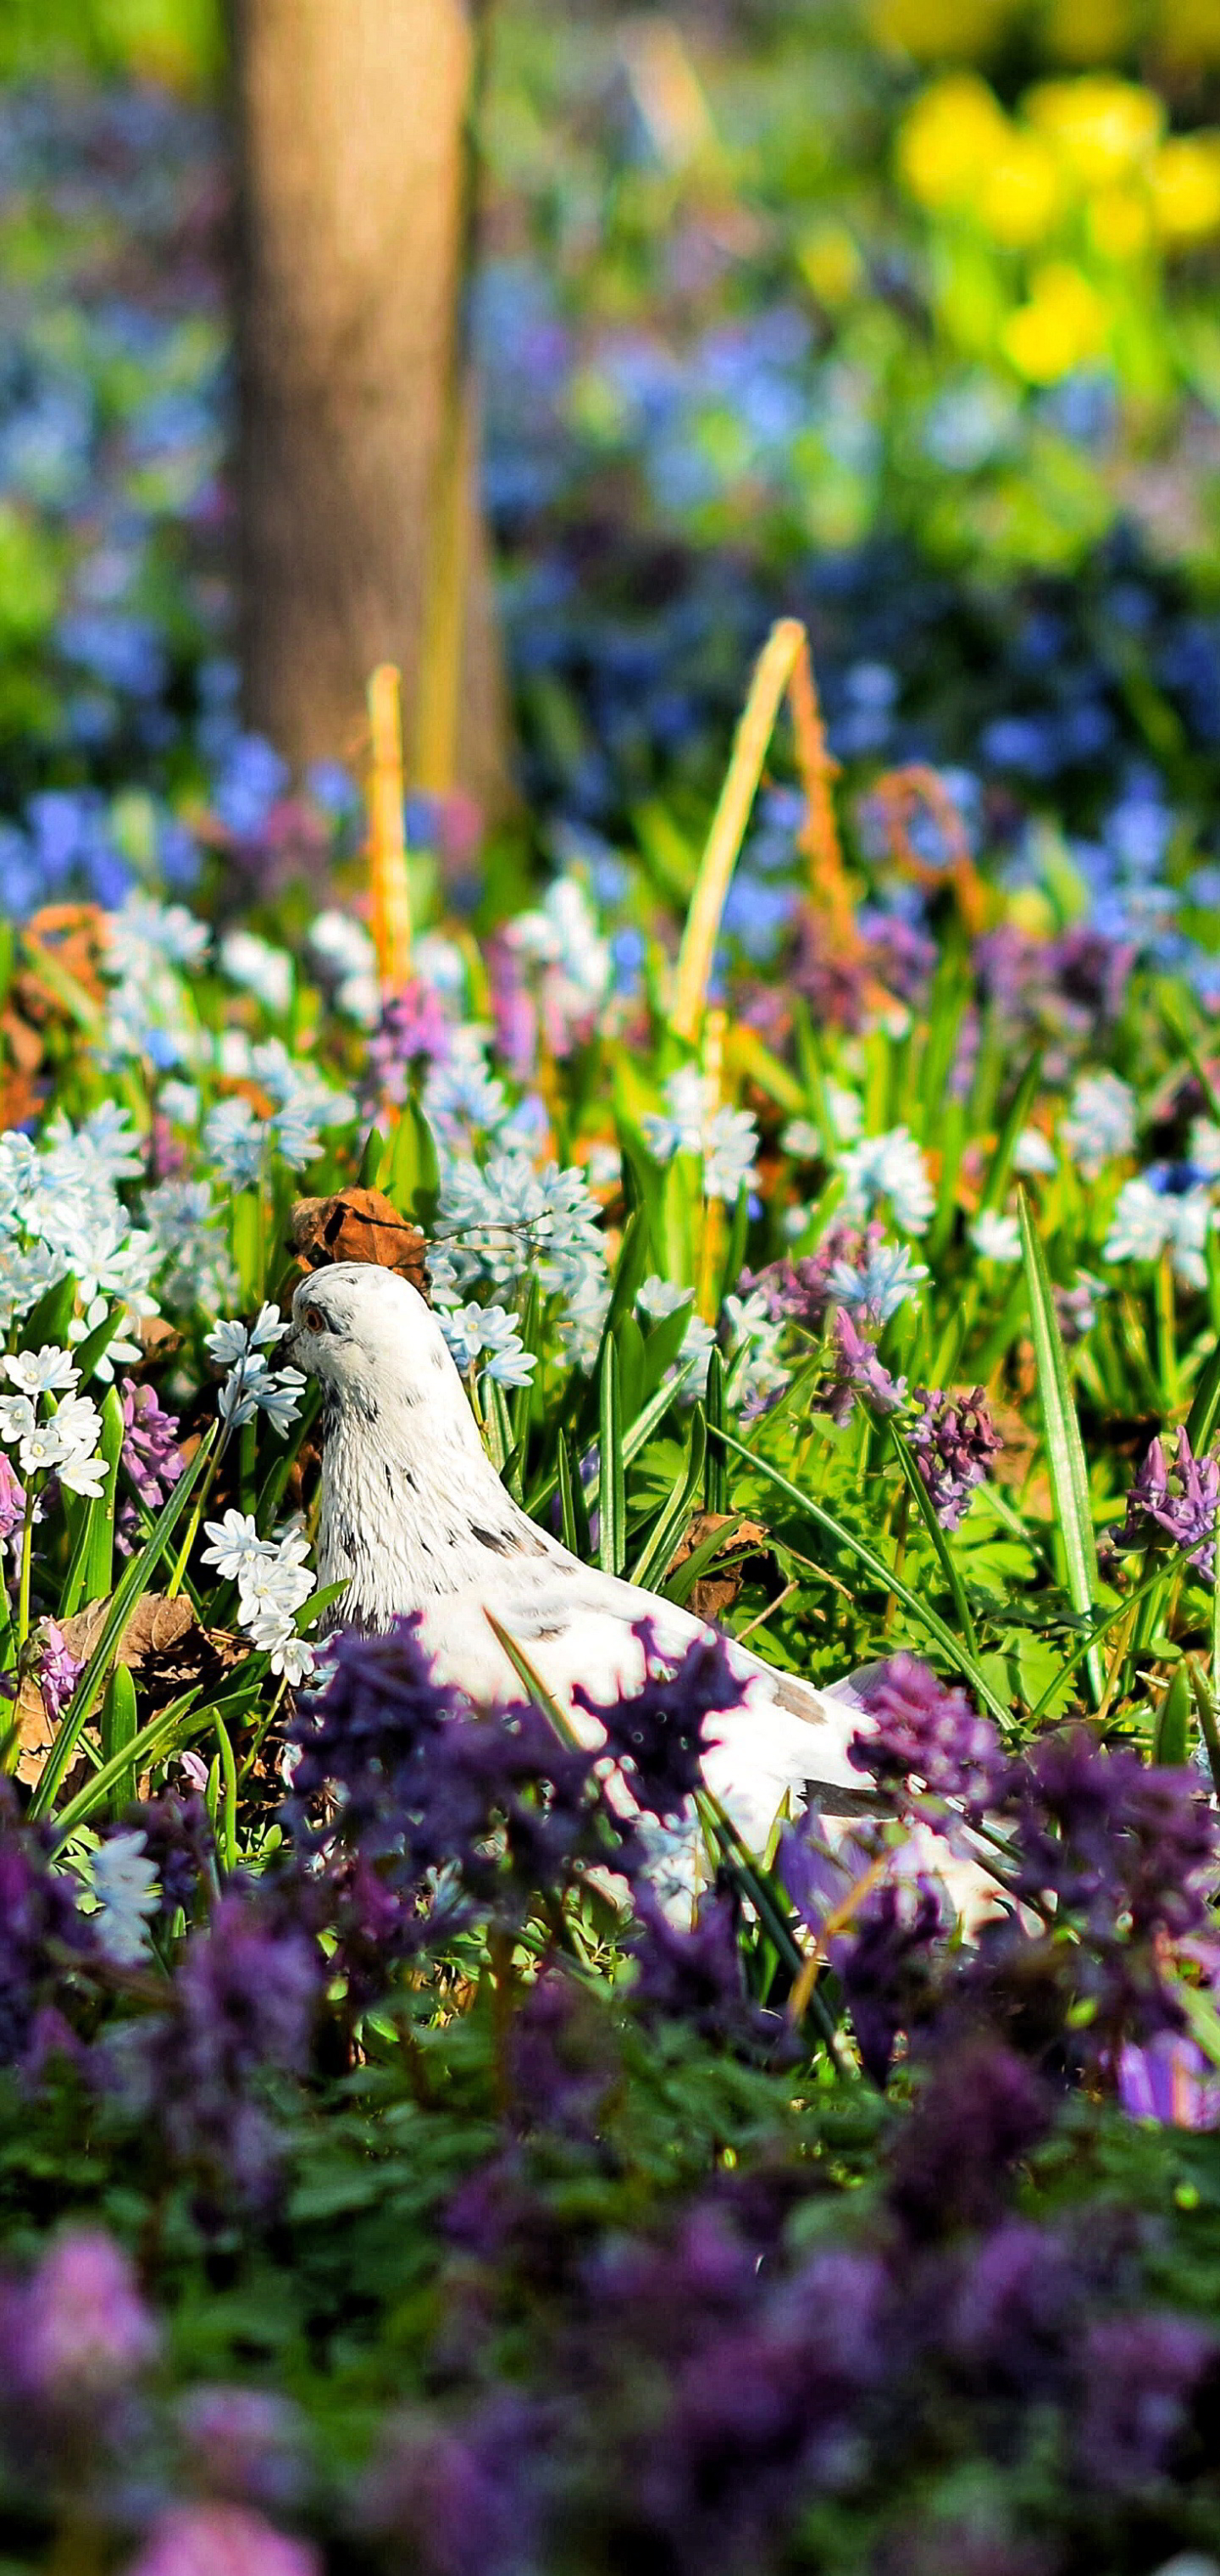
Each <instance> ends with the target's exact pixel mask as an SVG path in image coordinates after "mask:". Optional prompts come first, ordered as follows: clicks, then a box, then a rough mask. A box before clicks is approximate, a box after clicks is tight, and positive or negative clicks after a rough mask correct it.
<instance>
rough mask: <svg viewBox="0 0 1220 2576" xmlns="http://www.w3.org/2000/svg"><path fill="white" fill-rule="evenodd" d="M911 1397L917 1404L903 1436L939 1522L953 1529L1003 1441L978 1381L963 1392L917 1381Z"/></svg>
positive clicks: (983, 1480) (982, 1480)
mask: <svg viewBox="0 0 1220 2576" xmlns="http://www.w3.org/2000/svg"><path fill="white" fill-rule="evenodd" d="M912 1402H913V1403H914V1404H915V1405H916V1406H918V1408H919V1410H918V1411H917V1413H916V1414H915V1416H914V1418H913V1420H912V1421H911V1422H910V1423H909V1424H908V1426H907V1440H908V1442H909V1444H910V1447H911V1449H912V1451H913V1453H914V1457H915V1464H916V1466H917V1467H918V1469H919V1473H920V1475H921V1477H922V1478H923V1481H924V1484H925V1485H926V1487H927V1490H928V1493H929V1495H930V1497H931V1501H932V1507H933V1510H934V1511H935V1513H936V1517H937V1519H938V1521H939V1522H940V1525H941V1528H942V1529H947V1530H955V1529H956V1528H957V1527H958V1525H959V1523H960V1521H961V1518H962V1515H963V1513H964V1511H965V1509H966V1506H967V1504H968V1503H969V1500H970V1497H971V1494H972V1493H973V1492H974V1490H975V1488H976V1486H978V1485H981V1484H983V1483H984V1482H985V1480H986V1476H987V1472H988V1467H989V1465H990V1462H991V1460H992V1459H993V1458H994V1457H996V1456H998V1454H999V1452H1000V1450H1001V1449H1002V1448H1003V1446H1004V1443H1003V1441H1002V1439H1001V1438H1000V1434H999V1432H998V1431H997V1430H996V1428H995V1425H994V1423H993V1422H992V1419H991V1412H990V1407H989V1406H988V1402H987V1398H986V1395H985V1394H984V1392H983V1389H982V1387H981V1386H976V1387H974V1388H973V1389H972V1390H971V1392H970V1393H969V1394H948V1393H945V1392H943V1391H942V1390H940V1389H937V1388H935V1387H928V1386H917V1387H916V1389H915V1392H914V1395H913V1397H912Z"/></svg>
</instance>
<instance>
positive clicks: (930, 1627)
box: [717, 1431, 1011, 1727]
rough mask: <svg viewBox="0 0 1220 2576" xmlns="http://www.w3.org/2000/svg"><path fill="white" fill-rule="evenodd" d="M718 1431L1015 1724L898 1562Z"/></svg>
mask: <svg viewBox="0 0 1220 2576" xmlns="http://www.w3.org/2000/svg"><path fill="white" fill-rule="evenodd" d="M717 1436H718V1438H719V1439H721V1440H723V1442H724V1445H725V1448H726V1449H730V1450H732V1451H733V1453H734V1454H735V1456H737V1457H739V1458H744V1459H745V1461H746V1463H747V1465H748V1466H751V1467H753V1468H755V1469H756V1470H757V1473H758V1474H759V1475H760V1476H765V1477H766V1479H767V1482H768V1484H771V1485H774V1487H775V1489H776V1492H777V1493H780V1494H784V1495H785V1496H786V1497H787V1500H788V1501H789V1502H790V1503H794V1504H795V1506H796V1508H797V1510H798V1511H800V1512H803V1513H804V1515H805V1517H806V1519H807V1520H811V1521H814V1522H816V1524H817V1526H818V1528H819V1529H823V1530H825V1532H826V1534H827V1537H828V1538H832V1539H833V1540H834V1541H835V1544H836V1546H838V1547H842V1548H846V1550H847V1552H848V1554H849V1555H851V1556H854V1557H855V1558H856V1561H857V1563H858V1564H860V1565H862V1566H863V1567H864V1570H865V1572H866V1573H867V1574H871V1575H872V1578H873V1581H874V1582H875V1583H876V1584H878V1585H879V1586H880V1587H881V1589H882V1590H883V1591H885V1592H892V1593H893V1595H894V1598H895V1600H897V1601H901V1603H902V1606H903V1608H904V1610H909V1611H910V1613H911V1616H912V1618H915V1619H918V1620H919V1622H920V1624H921V1626H922V1627H924V1628H926V1629H927V1632H928V1635H929V1636H930V1637H934V1638H935V1640H936V1643H937V1645H938V1646H939V1647H940V1649H941V1652H942V1654H944V1655H947V1656H948V1658H949V1660H950V1662H951V1663H953V1664H955V1665H956V1667H957V1670H958V1672H959V1673H960V1674H961V1675H962V1678H963V1680H965V1681H968V1682H969V1684H970V1687H971V1689H972V1690H973V1691H974V1692H975V1693H976V1695H977V1697H978V1698H979V1699H980V1700H982V1702H983V1705H984V1707H985V1708H989V1709H990V1711H991V1714H992V1716H993V1717H994V1718H996V1719H997V1720H998V1722H999V1724H1000V1725H1001V1726H1003V1727H1008V1726H1009V1725H1010V1724H1011V1712H1010V1710H1009V1709H1008V1707H1007V1705H1006V1703H1005V1702H1004V1701H1003V1700H1002V1699H1001V1698H1000V1696H999V1693H998V1691H995V1690H993V1689H992V1686H991V1683H990V1682H989V1681H988V1679H987V1676H986V1674H985V1672H984V1671H983V1668H982V1665H981V1664H980V1663H979V1661H978V1659H977V1657H976V1656H974V1655H972V1654H971V1652H970V1649H969V1647H968V1646H966V1645H964V1644H963V1642H962V1640H961V1638H960V1637H955V1636H954V1634H953V1630H952V1629H951V1628H949V1627H947V1626H946V1624H945V1621H944V1620H943V1619H942V1618H940V1617H939V1616H938V1614H937V1612H936V1611H935V1610H931V1609H929V1607H928V1604H927V1602H926V1601H921V1599H920V1597H919V1594H918V1593H917V1592H913V1591H912V1589H911V1586H910V1584H909V1583H907V1582H905V1581H904V1579H903V1577H902V1576H901V1575H900V1574H897V1573H895V1570H894V1568H893V1566H892V1565H887V1564H886V1563H885V1560H884V1558H883V1557H880V1556H878V1554H877V1552H876V1549H875V1548H871V1547H870V1546H869V1545H868V1542H867V1540H865V1539H862V1538H858V1537H857V1536H856V1533H855V1531H854V1530H851V1529H848V1528H847V1527H846V1526H845V1524H844V1523H843V1522H842V1521H839V1520H836V1519H835V1516H834V1513H833V1512H828V1511H826V1510H825V1509H824V1507H823V1505H822V1504H821V1503H815V1502H814V1500H813V1497H812V1495H811V1494H803V1493H802V1492H801V1489H800V1487H799V1485H793V1484H790V1483H789V1480H788V1478H787V1477H786V1476H783V1475H781V1474H780V1471H779V1468H778V1467H773V1466H772V1465H771V1463H770V1461H769V1459H766V1458H760V1457H759V1456H758V1455H757V1453H756V1451H754V1450H753V1449H747V1448H746V1447H745V1445H744V1443H743V1442H742V1441H740V1440H735V1439H734V1437H733V1434H732V1432H731V1431H721V1432H720V1433H719V1434H718V1435H717Z"/></svg>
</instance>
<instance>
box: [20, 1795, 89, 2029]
mask: <svg viewBox="0 0 1220 2576" xmlns="http://www.w3.org/2000/svg"><path fill="white" fill-rule="evenodd" d="M91 1946H92V1939H91V1934H90V1932H89V1929H88V1926H87V1924H86V1923H85V1921H84V1919H83V1917H82V1916H81V1915H80V1914H79V1913H78V1911H77V1908H76V1903H75V1899H74V1897H73V1893H72V1888H71V1884H70V1882H69V1880H68V1879H66V1878H64V1877H62V1876H61V1875H60V1874H59V1872H58V1871H56V1870H53V1869H52V1868H51V1867H50V1865H49V1863H48V1861H47V1858H46V1854H45V1852H44V1850H43V1847H42V1845H41V1843H40V1842H39V1840H38V1837H37V1835H36V1834H35V1833H34V1832H32V1831H31V1829H30V1828H29V1827H28V1826H25V1825H22V1824H21V1823H19V1821H18V1818H17V1813H16V1808H15V1804H14V1799H13V1792H12V1789H11V1787H9V1785H8V1783H7V1782H6V1783H5V1784H4V1786H3V1789H2V1790H0V2066H12V2065H14V2064H20V2063H21V2061H22V2060H23V2059H24V2058H25V2057H26V2056H27V2055H28V2053H29V2052H30V2050H31V2048H32V2047H34V2046H36V2045H37V2041H38V2032H39V2024H40V2021H41V2019H42V2017H43V2016H44V2014H46V2013H48V2012H50V2011H51V2010H52V2009H53V2007H54V2004H55V2000H56V1998H57V1996H58V1994H59V1991H60V1986H61V1981H62V1979H63V1975H64V1963H65V1961H66V1960H68V1959H70V1957H71V1954H72V1953H73V1952H80V1951H85V1950H87V1949H89V1948H90V1947H91Z"/></svg>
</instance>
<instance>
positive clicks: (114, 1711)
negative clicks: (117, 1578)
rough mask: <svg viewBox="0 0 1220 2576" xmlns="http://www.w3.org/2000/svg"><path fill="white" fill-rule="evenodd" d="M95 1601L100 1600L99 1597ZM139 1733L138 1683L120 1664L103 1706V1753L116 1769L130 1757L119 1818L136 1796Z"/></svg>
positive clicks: (118, 1790)
mask: <svg viewBox="0 0 1220 2576" xmlns="http://www.w3.org/2000/svg"><path fill="white" fill-rule="evenodd" d="M92 1597H94V1598H96V1595H94V1596H92ZM138 1733H139V1719H138V1715H137V1710H136V1686H135V1682H134V1681H133V1679H132V1676H131V1674H130V1672H129V1671H128V1669H127V1666H126V1664H116V1665H115V1668H114V1671H113V1672H112V1674H111V1676H110V1680H109V1682H108V1683H107V1685H106V1697H105V1700H104V1702H103V1705H102V1752H103V1755H104V1757H105V1760H106V1762H107V1763H108V1764H109V1765H111V1766H112V1767H113V1766H115V1765H116V1764H121V1763H122V1756H123V1755H124V1753H126V1754H127V1756H128V1759H127V1761H126V1764H125V1765H123V1766H122V1767H121V1768H120V1770H119V1773H118V1777H117V1778H116V1780H115V1785H114V1801H113V1804H114V1811H115V1813H116V1814H117V1813H118V1812H119V1810H120V1809H121V1808H123V1807H125V1806H127V1805H128V1803H129V1802H130V1800H131V1799H133V1798H134V1796H135V1794H136V1775H135V1771H134V1768H133V1766H132V1763H131V1758H130V1747H131V1745H132V1744H133V1742H134V1740H135V1738H136V1736H137V1734H138Z"/></svg>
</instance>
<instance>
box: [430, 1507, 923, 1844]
mask: <svg viewBox="0 0 1220 2576" xmlns="http://www.w3.org/2000/svg"><path fill="white" fill-rule="evenodd" d="M489 1610H490V1611H491V1612H492V1614H493V1615H494V1617H495V1618H496V1619H497V1620H498V1621H499V1623H500V1624H501V1626H502V1627H503V1628H504V1629H505V1631H506V1632H507V1634H508V1635H509V1636H510V1637H512V1638H513V1639H514V1641H515V1643H517V1644H518V1645H519V1646H520V1647H521V1648H522V1651H523V1653H524V1654H525V1655H526V1657H527V1658H528V1660H529V1662H530V1663H531V1664H532V1665H533V1667H534V1669H535V1671H536V1672H537V1674H538V1676H539V1678H540V1680H541V1681H543V1682H544V1683H545V1684H546V1687H547V1689H548V1690H549V1691H551V1692H552V1693H553V1695H554V1697H555V1698H556V1699H557V1700H558V1702H559V1704H560V1706H561V1707H562V1708H564V1709H565V1711H567V1712H568V1713H569V1714H570V1715H571V1717H572V1719H573V1722H574V1724H575V1726H576V1729H577V1731H578V1732H579V1733H581V1734H583V1735H585V1736H586V1738H587V1740H589V1741H599V1740H600V1737H599V1736H598V1733H597V1730H596V1728H595V1727H591V1726H590V1722H589V1720H588V1718H587V1716H586V1715H585V1713H584V1712H583V1711H582V1710H581V1709H580V1708H579V1707H577V1706H574V1704H573V1693H574V1691H575V1690H576V1687H577V1685H578V1684H579V1685H580V1686H581V1687H582V1688H583V1690H585V1691H587V1692H588V1695H589V1697H590V1698H591V1699H592V1700H594V1701H596V1702H598V1703H602V1702H609V1701H612V1700H614V1699H617V1698H618V1697H620V1696H621V1695H623V1694H624V1693H629V1692H631V1691H634V1690H638V1689H639V1687H640V1684H641V1682H642V1681H643V1678H644V1653H643V1648H642V1645H641V1642H640V1639H639V1636H638V1635H637V1634H636V1631H637V1629H638V1627H639V1625H640V1622H641V1621H642V1620H645V1619H647V1620H648V1621H649V1623H650V1624H651V1627H652V1632H653V1636H654V1638H655V1641H656V1646H657V1648H658V1650H659V1651H660V1653H661V1654H662V1655H665V1656H667V1657H670V1656H672V1657H673V1658H674V1659H677V1658H678V1657H680V1656H681V1655H682V1654H684V1653H685V1651H686V1648H687V1647H688V1646H689V1645H690V1644H691V1643H692V1641H693V1640H694V1639H696V1638H698V1637H706V1636H709V1635H712V1634H715V1633H716V1632H715V1631H713V1630H712V1629H710V1628H709V1626H708V1624H707V1622H706V1621H705V1620H702V1619H697V1618H696V1617H695V1616H694V1614H693V1613H692V1612H691V1611H689V1610H684V1609H682V1608H680V1607H679V1605H678V1604H677V1603H676V1602H672V1601H663V1600H661V1599H660V1598H659V1597H658V1595H657V1594H655V1593H651V1592H644V1591H641V1590H640V1588H639V1587H638V1586H637V1585H635V1584H631V1583H625V1582H623V1581H621V1580H620V1579H619V1578H618V1577H616V1576H614V1575H608V1574H603V1573H601V1572H599V1570H598V1569H597V1568H596V1567H594V1566H585V1565H581V1564H580V1562H579V1560H578V1559H577V1558H575V1557H572V1556H569V1555H568V1554H567V1552H566V1551H559V1550H556V1551H555V1552H554V1554H551V1553H549V1552H548V1555H547V1556H546V1557H545V1558H543V1559H535V1558H531V1559H521V1560H509V1561H507V1562H505V1564H504V1566H503V1572H502V1575H501V1577H500V1579H499V1581H498V1582H497V1583H496V1584H495V1586H494V1589H492V1588H491V1587H488V1588H487V1589H486V1590H484V1591H483V1592H482V1593H481V1595H480V1597H479V1599H478V1600H477V1601H475V1600H473V1599H471V1598H470V1597H469V1596H466V1595H463V1596H459V1598H458V1599H457V1600H455V1601H454V1602H453V1603H452V1604H449V1603H441V1604H438V1608H437V1612H436V1613H435V1614H431V1613H430V1614H429V1615H428V1617H427V1619H426V1621H425V1635H426V1642H427V1643H428V1644H429V1645H430V1646H431V1647H432V1649H433V1651H434V1652H436V1653H437V1654H438V1656H439V1658H440V1660H441V1662H442V1663H443V1664H444V1665H445V1666H446V1667H447V1668H448V1669H449V1670H451V1671H453V1672H454V1675H455V1677H459V1678H461V1679H462V1680H463V1683H464V1686H465V1687H466V1688H469V1687H470V1680H469V1679H468V1676H469V1675H470V1674H471V1672H472V1656H473V1653H474V1639H473V1628H474V1625H475V1624H476V1623H477V1625H478V1626H479V1627H480V1628H481V1629H482V1631H483V1635H484V1636H485V1637H486V1639H487V1641H488V1645H489V1646H490V1647H491V1649H492V1655H491V1657H490V1658H489V1659H488V1665H487V1669H488V1673H489V1678H490V1676H491V1672H492V1668H493V1667H495V1671H494V1680H493V1681H492V1685H491V1686H492V1687H494V1688H496V1689H498V1690H501V1691H503V1689H504V1688H505V1687H506V1686H508V1687H510V1688H512V1687H519V1684H517V1683H516V1677H515V1675H512V1674H511V1672H508V1671H506V1670H505V1661H506V1659H505V1658H503V1656H502V1655H501V1654H500V1650H499V1648H498V1647H497V1646H496V1644H495V1639H494V1633H493V1632H492V1631H491V1629H490V1627H489V1624H488V1621H487V1618H486V1615H485V1614H486V1612H487V1611H489ZM437 1622H442V1623H443V1626H444V1629H445V1630H446V1632H447V1633H446V1634H445V1635H444V1636H441V1635H439V1634H437V1633H436V1629H437ZM725 1642H726V1645H727V1648H728V1653H729V1658H730V1662H731V1664H732V1666H733V1668H734V1670H735V1671H737V1672H739V1673H740V1676H741V1701H740V1704H739V1705H738V1706H737V1707H736V1708H732V1709H726V1710H724V1711H723V1712H720V1713H718V1714H717V1715H715V1716H713V1717H711V1718H709V1719H708V1721H707V1723H706V1728H705V1736H706V1741H707V1746H708V1751H707V1756H706V1759H705V1762H704V1772H705V1776H706V1779H707V1783H708V1786H709V1788H710V1789H712V1790H714V1791H715V1793H716V1795H717V1796H718V1797H720V1798H721V1799H722V1800H723V1802H724V1804H725V1806H726V1808H727V1810H728V1812H729V1814H730V1816H731V1817H732V1818H733V1821H734V1823H735V1824H736V1825H737V1826H738V1828H739V1830H740V1831H741V1832H742V1833H743V1834H744V1835H745V1836H746V1838H747V1840H748V1841H750V1842H753V1843H755V1844H759V1843H761V1842H763V1841H764V1840H765V1838H766V1836H767V1834H768V1832H769V1830H770V1827H771V1824H772V1822H773V1820H774V1817H775V1814H776V1811H777V1809H778V1807H779V1806H780V1803H781V1801H782V1800H783V1799H784V1797H785V1796H788V1795H791V1796H793V1797H794V1798H795V1800H796V1801H797V1803H798V1804H802V1805H804V1804H808V1805H809V1806H811V1807H814V1808H815V1809H817V1810H818V1811H819V1812H820V1813H822V1814H827V1815H851V1814H858V1813H863V1812H867V1811H868V1810H869V1809H870V1808H871V1807H872V1805H873V1800H872V1797H871V1795H870V1792H869V1790H868V1788H867V1785H866V1784H865V1782H864V1781H863V1780H862V1778H861V1775H860V1773H859V1772H858V1771H856V1770H854V1769H853V1768H852V1765H851V1763H850V1762H849V1760H848V1755H847V1748H848V1745H849V1744H850V1742H851V1738H852V1736H853V1734H854V1733H855V1732H856V1731H857V1728H858V1727H859V1725H860V1724H861V1722H862V1712H861V1710H860V1707H859V1703H858V1702H857V1701H856V1700H855V1698H854V1695H853V1694H852V1693H851V1692H850V1690H849V1689H848V1688H847V1687H846V1686H845V1685H840V1686H839V1687H838V1688H837V1689H836V1690H833V1691H820V1690H818V1689H816V1688H815V1686H814V1685H813V1684H812V1683H810V1682H805V1681H801V1680H800V1679H799V1678H797V1677H796V1676H794V1675H792V1674H789V1673H778V1672H776V1671H775V1670H774V1669H773V1668H772V1666H771V1665H769V1664H765V1663H763V1662H762V1660H761V1659H760V1657H758V1656H757V1655H752V1654H750V1653H748V1652H747V1651H746V1649H745V1648H743V1647H740V1646H738V1645H736V1644H735V1642H734V1641H733V1640H732V1639H731V1638H729V1639H726V1641H725ZM497 1659H498V1663H497ZM479 1660H480V1664H482V1662H483V1656H482V1653H481V1652H480V1657H479Z"/></svg>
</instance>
